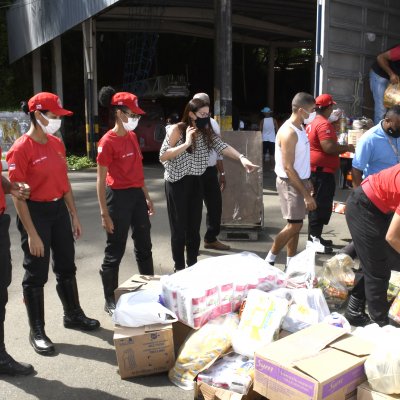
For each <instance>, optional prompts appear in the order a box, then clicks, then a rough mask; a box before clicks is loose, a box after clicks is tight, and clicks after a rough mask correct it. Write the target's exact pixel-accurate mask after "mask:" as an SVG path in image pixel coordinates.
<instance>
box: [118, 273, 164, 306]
mask: <svg viewBox="0 0 400 400" xmlns="http://www.w3.org/2000/svg"><path fill="white" fill-rule="evenodd" d="M160 278H161V276H160V275H154V276H153V275H140V274H135V275H132V276H131V277H130V278H129V279H127V280H126V281H125V282H124V283H122V284H121V285H119V286H118V288H117V289H115V291H114V295H115V303H117V301H118V299H119V298H120V297H121V295H123V294H124V293H130V292H136V291H137V290H140V289H149V288H151V287H152V286H153V287H155V286H157V287H158V285H160Z"/></svg>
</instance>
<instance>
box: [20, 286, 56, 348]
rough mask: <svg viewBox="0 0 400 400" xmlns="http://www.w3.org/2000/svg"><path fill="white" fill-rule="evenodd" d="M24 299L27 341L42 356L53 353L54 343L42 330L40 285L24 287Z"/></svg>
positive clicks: (42, 316)
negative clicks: (29, 328)
mask: <svg viewBox="0 0 400 400" xmlns="http://www.w3.org/2000/svg"><path fill="white" fill-rule="evenodd" d="M24 301H25V306H26V311H27V312H28V318H29V325H30V327H31V330H30V333H29V343H30V344H31V345H32V347H33V348H34V350H35V351H36V353H38V354H41V355H43V356H49V355H52V354H54V351H55V349H54V345H53V343H52V341H51V340H50V339H49V338H48V337H47V335H46V332H45V331H44V294H43V288H42V287H34V288H27V289H24Z"/></svg>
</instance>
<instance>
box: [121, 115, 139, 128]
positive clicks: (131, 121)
mask: <svg viewBox="0 0 400 400" xmlns="http://www.w3.org/2000/svg"><path fill="white" fill-rule="evenodd" d="M121 121H122V120H121ZM138 123H139V118H132V117H128V122H124V121H122V125H123V126H124V129H125V130H126V131H133V130H134V129H135V128H136V127H137V125H138Z"/></svg>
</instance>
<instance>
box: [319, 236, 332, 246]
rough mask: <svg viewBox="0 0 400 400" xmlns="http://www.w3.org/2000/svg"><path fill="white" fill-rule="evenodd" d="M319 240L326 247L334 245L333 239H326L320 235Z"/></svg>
mask: <svg viewBox="0 0 400 400" xmlns="http://www.w3.org/2000/svg"><path fill="white" fill-rule="evenodd" d="M319 241H320V243H321V244H322V245H323V246H325V247H331V246H332V245H333V242H332V240H325V239H324V238H323V237H320V238H319Z"/></svg>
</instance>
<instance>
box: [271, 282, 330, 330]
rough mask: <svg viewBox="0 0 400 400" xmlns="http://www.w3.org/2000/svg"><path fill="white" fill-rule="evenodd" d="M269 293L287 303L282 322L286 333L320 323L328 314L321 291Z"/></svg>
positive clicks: (285, 290) (295, 290) (306, 290)
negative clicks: (287, 308) (287, 307)
mask: <svg viewBox="0 0 400 400" xmlns="http://www.w3.org/2000/svg"><path fill="white" fill-rule="evenodd" d="M270 293H271V295H274V296H277V297H280V298H284V299H286V300H288V301H289V304H290V305H289V310H288V312H287V314H286V316H285V317H284V319H283V322H282V329H284V330H286V331H288V332H297V331H299V330H301V329H304V328H307V327H308V326H310V325H314V324H317V323H319V322H322V321H323V320H324V319H325V317H326V316H328V315H329V313H330V311H329V308H328V305H327V303H326V300H325V298H324V295H323V294H322V291H321V289H277V290H273V291H272V292H270Z"/></svg>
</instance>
